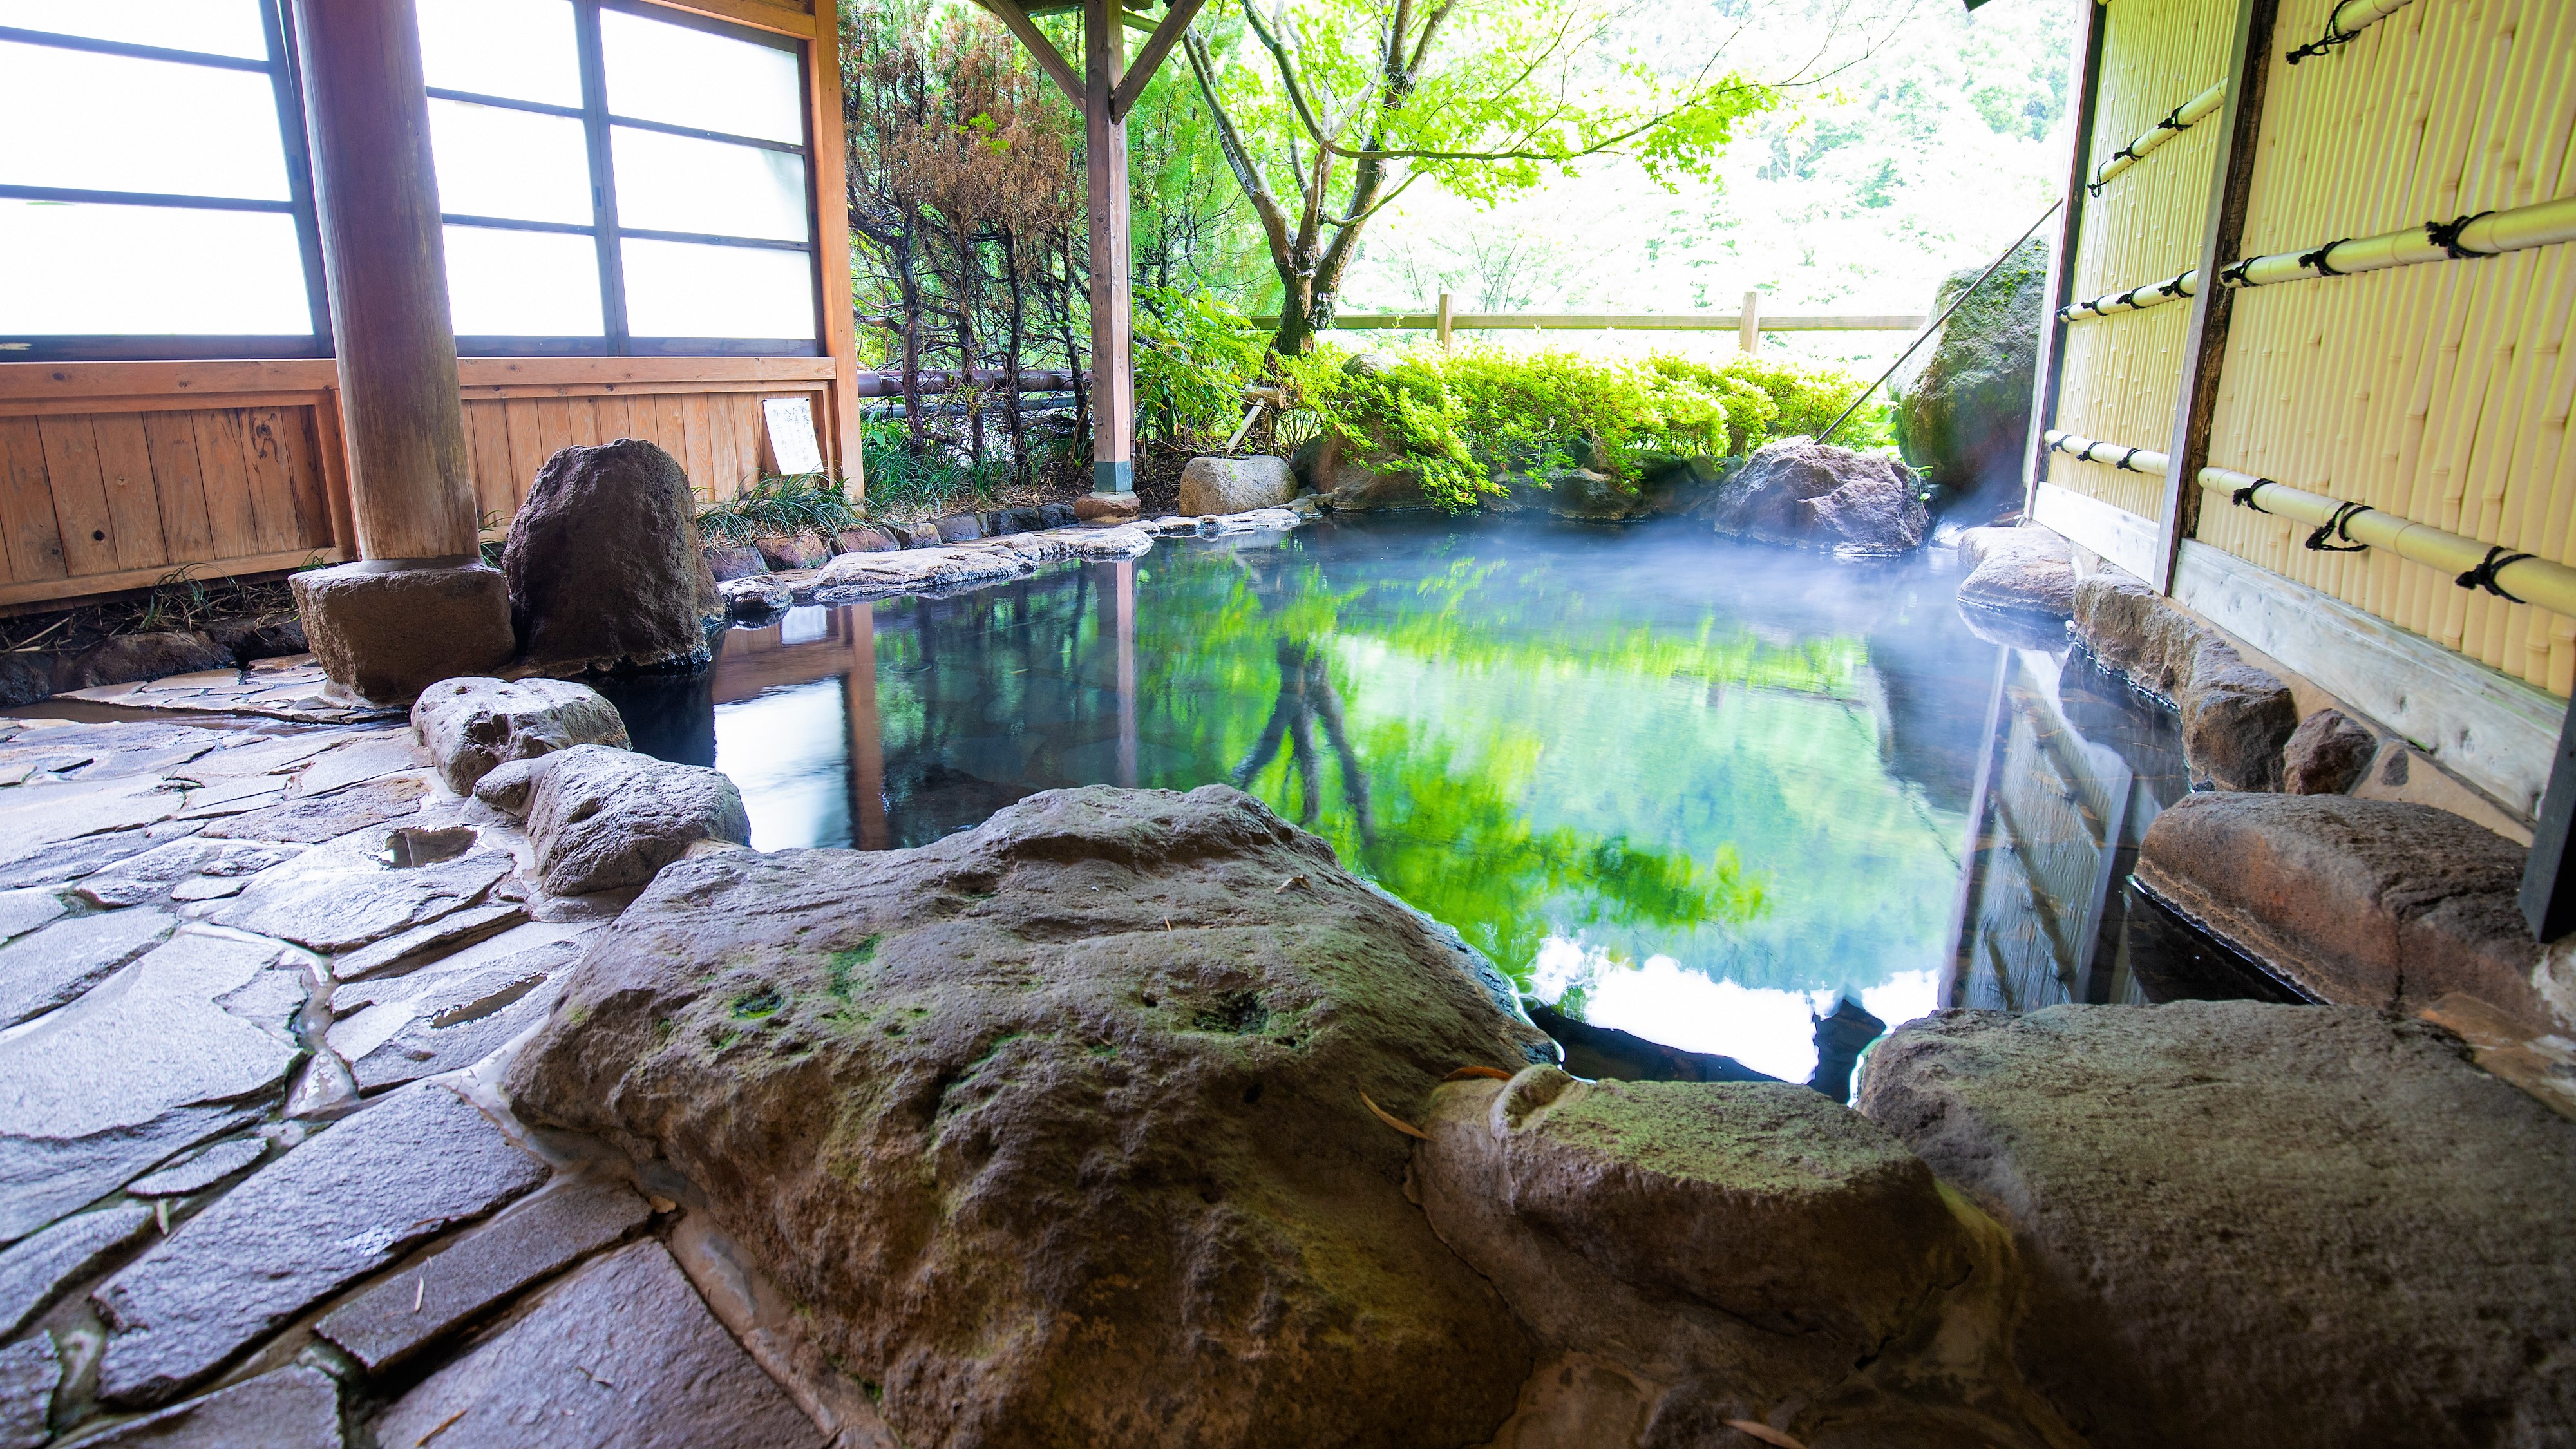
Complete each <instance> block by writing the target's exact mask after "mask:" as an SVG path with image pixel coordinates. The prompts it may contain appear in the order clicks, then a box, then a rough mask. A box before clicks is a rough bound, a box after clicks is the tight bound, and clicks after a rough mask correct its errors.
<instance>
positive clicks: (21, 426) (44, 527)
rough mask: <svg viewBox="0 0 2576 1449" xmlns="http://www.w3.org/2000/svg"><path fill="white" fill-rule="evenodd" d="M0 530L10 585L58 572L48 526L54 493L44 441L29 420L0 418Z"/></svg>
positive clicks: (58, 535) (56, 539)
mask: <svg viewBox="0 0 2576 1449" xmlns="http://www.w3.org/2000/svg"><path fill="white" fill-rule="evenodd" d="M0 530H6V531H7V533H8V536H9V539H8V550H7V552H6V554H5V555H0V558H5V560H6V562H7V564H8V569H9V580H10V582H12V583H20V584H27V583H36V582H39V581H41V580H45V579H59V578H61V577H63V575H64V572H65V570H64V567H63V539H62V532H61V530H60V529H58V528H57V527H56V526H55V524H54V494H53V490H52V488H50V487H49V486H47V483H46V478H45V440H44V439H43V438H42V437H41V436H39V435H38V434H37V432H36V420H35V419H34V418H0Z"/></svg>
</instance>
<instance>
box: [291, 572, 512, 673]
mask: <svg viewBox="0 0 2576 1449" xmlns="http://www.w3.org/2000/svg"><path fill="white" fill-rule="evenodd" d="M290 582H291V583H292V585H293V587H294V590H295V611H296V612H297V613H298V614H300V615H302V616H303V619H304V637H305V638H306V639H307V640H309V641H311V643H312V645H313V658H314V660H315V661H316V662H318V663H319V664H320V665H321V666H322V672H323V673H325V674H327V675H329V676H330V677H331V682H332V684H334V685H336V686H337V687H339V688H340V689H343V690H346V691H347V692H348V693H350V694H351V695H354V696H356V697H357V698H359V699H363V700H365V701H367V702H368V703H371V704H399V703H402V702H404V701H406V700H409V699H410V698H411V697H412V696H414V695H416V694H418V693H420V692H421V691H422V690H424V689H426V688H428V687H429V686H431V685H433V684H436V683H437V682H438V681H440V680H442V679H454V678H456V677H458V676H460V675H469V674H489V673H491V672H492V671H493V670H495V669H498V668H500V667H501V666H502V665H504V664H507V663H509V662H510V657H511V656H512V655H514V654H516V653H518V650H519V642H518V638H517V636H516V635H515V634H513V633H512V632H511V629H510V591H509V589H508V587H507V586H506V585H505V584H504V583H503V582H502V578H501V573H500V570H498V569H493V568H487V567H485V566H484V565H483V564H482V563H480V562H453V563H451V562H447V561H444V560H422V561H418V562H414V561H409V560H397V559H370V560H368V561H366V562H364V563H353V564H342V565H340V566H339V567H337V568H328V569H310V570H307V571H306V572H304V573H300V574H297V575H295V576H294V577H293V578H292V579H291V580H290Z"/></svg>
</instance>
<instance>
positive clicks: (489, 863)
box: [212, 786, 517, 953]
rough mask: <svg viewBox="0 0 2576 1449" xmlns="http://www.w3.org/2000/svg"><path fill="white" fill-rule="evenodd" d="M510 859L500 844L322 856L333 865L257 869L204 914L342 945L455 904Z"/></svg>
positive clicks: (331, 947) (448, 910)
mask: <svg viewBox="0 0 2576 1449" xmlns="http://www.w3.org/2000/svg"><path fill="white" fill-rule="evenodd" d="M359 788H361V789H363V788H365V787H364V786H361V787H359ZM516 863H517V862H515V861H514V860H512V859H511V857H510V853H509V852H508V851H503V850H486V851H478V852H477V853H475V854H473V855H468V856H464V857H462V858H460V859H457V860H448V861H441V862H439V863H438V864H436V865H425V866H420V867H417V868H415V869H411V870H399V869H395V868H393V867H390V866H382V865H377V864H374V863H372V862H365V861H359V860H351V859H349V858H347V857H342V858H340V859H339V860H337V861H334V862H331V863H329V866H336V867H338V868H328V867H324V866H317V868H315V869H313V870H311V871H296V870H293V869H289V870H287V871H283V872H277V873H272V874H268V875H263V876H261V877H260V878H259V879H258V880H256V881H254V882H252V883H251V885H250V886H249V887H248V888H247V889H245V890H244V891H243V892H242V893H241V895H240V896H239V897H238V898H236V899H235V900H233V901H232V902H231V903H230V904H228V905H226V906H224V907H222V908H220V909H219V910H217V911H216V913H215V914H214V916H213V918H212V919H213V920H214V921H215V922H216V923H217V924H219V925H225V926H231V927H233V928H235V929H237V930H243V931H256V932H258V933H259V934H261V935H263V936H279V937H283V938H284V939H286V940H289V941H293V942H294V943H296V944H297V945H299V946H305V947H309V948H310V949H312V950H315V951H322V952H326V953H327V952H334V951H350V950H355V949H356V948H358V947H360V946H363V945H366V944H367V943H369V942H371V941H377V940H381V939H383V938H384V937H387V936H391V935H393V934H395V933H396V932H399V931H406V930H409V929H411V928H412V927H414V926H419V925H426V924H427V923H429V922H431V921H435V920H438V919H439V918H441V917H443V916H447V915H450V914H452V913H454V912H456V911H459V910H462V909H463V908H465V907H466V906H468V905H471V904H473V903H474V902H475V901H476V900H477V899H479V898H480V897H481V896H482V894H483V893H484V892H485V891H487V890H490V889H491V888H492V887H493V885H495V884H496V883H498V882H499V881H500V879H501V878H502V877H503V876H505V875H508V874H509V873H510V869H511V867H512V866H513V865H515V864H516Z"/></svg>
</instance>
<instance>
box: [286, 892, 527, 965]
mask: <svg viewBox="0 0 2576 1449" xmlns="http://www.w3.org/2000/svg"><path fill="white" fill-rule="evenodd" d="M527 919H528V909H527V907H526V906H524V905H521V904H519V903H517V902H515V901H513V902H504V903H502V904H499V905H489V906H474V907H471V908H469V909H466V910H462V911H458V912H456V913H455V914H453V915H449V916H442V917H440V918H439V919H437V920H435V921H432V922H430V923H429V924H428V925H425V926H414V927H413V928H411V929H410V930H408V931H404V932H402V933H401V934H400V935H395V936H388V937H386V938H385V939H383V940H381V941H378V942H376V943H375V944H374V945H372V946H362V947H360V948H359V949H357V950H355V951H352V952H350V953H348V954H347V955H345V956H341V957H338V958H336V959H334V960H333V961H332V962H331V976H332V978H333V979H334V980H338V981H363V980H365V979H366V978H368V977H370V976H398V975H401V974H402V973H404V972H406V971H413V970H417V969H419V968H420V967H422V966H425V965H427V964H428V963H429V962H431V961H433V960H436V959H437V958H438V957H439V956H440V955H442V954H444V953H446V952H449V951H457V950H462V949H463V948H465V947H467V946H470V945H473V944H474V943H475V942H477V941H480V940H483V939H484V938H485V937H488V936H495V935H498V934H500V933H501V932H503V931H506V930H509V929H510V928H511V927H513V926H517V925H521V924H523V923H525V922H526V921H527Z"/></svg>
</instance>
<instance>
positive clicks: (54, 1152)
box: [0, 666, 850, 1449]
mask: <svg viewBox="0 0 2576 1449" xmlns="http://www.w3.org/2000/svg"><path fill="white" fill-rule="evenodd" d="M251 673H252V674H253V675H256V676H259V683H260V685H261V688H259V689H256V690H249V689H245V690H242V691H239V692H234V693H225V692H222V691H221V690H220V688H219V686H218V685H217V684H216V683H215V682H214V681H213V680H212V679H211V677H205V678H193V679H184V678H183V679H179V680H162V681H157V682H156V685H155V686H131V687H124V688H123V689H122V690H121V691H120V692H119V693H120V700H119V702H127V703H131V702H133V701H134V699H135V698H136V697H137V696H142V697H144V698H147V699H150V700H152V701H154V702H155V703H156V705H157V706H159V707H167V708H170V709H173V710H179V709H186V710H191V711H197V710H205V709H208V708H210V707H211V708H218V709H221V710H224V711H226V712H227V713H228V714H230V715H232V716H234V717H235V718H234V719H231V720H220V721H217V720H197V721H191V722H185V723H182V722H174V721H159V720H150V719H144V720H134V721H122V722H116V723H107V724H85V723H71V722H61V721H51V720H33V719H10V720H5V721H0V782H5V783H0V830H5V831H6V832H7V833H5V834H0V841H6V842H7V845H6V846H5V847H0V849H8V850H10V851H12V852H13V853H12V854H11V855H10V856H9V858H7V859H0V881H5V882H6V884H5V886H0V1449H6V1446H23V1449H38V1446H44V1445H51V1444H66V1445H68V1444H79V1445H83V1446H89V1445H116V1444H147V1443H148V1444H152V1445H160V1446H216V1445H224V1446H238V1445H247V1444H260V1445H293V1446H307V1445H310V1446H336V1445H343V1444H348V1443H359V1442H369V1441H370V1440H372V1441H373V1442H375V1443H378V1444H381V1445H384V1446H387V1449H392V1446H397V1445H400V1446H411V1445H415V1444H418V1443H423V1442H435V1443H436V1444H438V1445H439V1446H441V1449H454V1446H460V1445H475V1444H488V1445H501V1444H508V1445H529V1444H582V1445H606V1444H618V1445H641V1444H669V1445H745V1446H749V1445H762V1446H767V1445H789V1444H821V1443H825V1442H828V1441H827V1438H826V1435H825V1434H824V1433H823V1431H822V1430H820V1429H818V1428H816V1426H815V1423H814V1421H813V1420H812V1419H810V1418H809V1417H808V1416H807V1414H806V1413H805V1412H803V1411H802V1410H800V1409H799V1408H798V1401H796V1400H794V1399H792V1398H791V1397H790V1396H789V1394H788V1392H787V1391H786V1390H784V1389H782V1388H781V1387H780V1386H779V1385H778V1384H777V1383H776V1382H774V1381H773V1380H772V1379H771V1378H770V1376H769V1375H768V1374H767V1373H766V1372H764V1371H763V1369H762V1367H761V1366H760V1364H759V1363H758V1362H756V1361H755V1359H754V1358H753V1357H752V1356H751V1355H750V1354H748V1353H747V1352H746V1351H745V1349H744V1348H743V1347H742V1346H741V1344H740V1343H739V1342H737V1340H736V1339H735V1337H734V1336H733V1332H732V1330H729V1329H728V1328H727V1327H725V1326H724V1324H723V1323H722V1322H721V1321H719V1319H718V1318H717V1317H716V1316H715V1314H714V1313H713V1312H712V1311H711V1310H710V1309H709V1308H708V1306H707V1304H706V1302H704V1301H702V1300H701V1296H700V1295H701V1293H702V1292H704V1291H706V1290H704V1289H703V1288H701V1287H699V1286H693V1285H695V1284H698V1283H700V1282H702V1281H709V1280H706V1277H705V1275H706V1274H707V1273H708V1272H709V1271H718V1272H719V1273H720V1275H721V1282H722V1283H723V1284H725V1285H731V1284H733V1283H735V1282H736V1280H737V1279H738V1277H739V1269H738V1268H736V1267H734V1266H732V1265H731V1264H730V1263H726V1262H719V1261H718V1260H719V1259H720V1258H721V1257H722V1256H723V1255H722V1254H721V1253H718V1254H715V1255H712V1256H711V1254H710V1252H709V1251H708V1250H706V1249H704V1248H699V1249H697V1250H695V1251H692V1250H691V1249H690V1248H689V1247H688V1246H686V1244H690V1243H704V1242H707V1241H710V1239H709V1235H708V1234H707V1233H706V1232H705V1230H704V1229H703V1228H700V1229H698V1230H695V1231H693V1232H692V1233H690V1234H688V1235H685V1238H684V1239H683V1246H682V1247H681V1248H680V1249H679V1250H677V1251H676V1252H675V1251H674V1250H673V1249H670V1248H666V1247H665V1246H664V1242H665V1240H668V1239H670V1238H671V1237H672V1236H673V1233H674V1231H675V1229H676V1228H677V1226H678V1225H679V1224H680V1223H682V1222H684V1221H685V1220H686V1219H687V1216H688V1214H687V1213H686V1211H685V1210H683V1209H681V1208H680V1207H679V1206H678V1205H677V1204H675V1203H672V1202H670V1201H669V1200H667V1199H664V1200H650V1201H648V1199H647V1198H646V1197H645V1196H644V1195H643V1194H641V1193H640V1192H638V1191H637V1190H635V1189H634V1188H632V1187H629V1186H627V1185H625V1184H624V1182H623V1181H622V1180H621V1179H620V1178H619V1177H618V1176H617V1175H616V1174H615V1173H614V1172H613V1171H603V1170H602V1169H601V1168H600V1167H598V1166H596V1165H594V1163H593V1161H592V1159H595V1158H597V1157H598V1156H599V1155H600V1154H599V1152H598V1150H597V1149H596V1148H595V1147H592V1146H589V1145H585V1144H568V1143H566V1142H563V1141H560V1140H558V1141H554V1142H551V1143H544V1144H541V1143H538V1142H535V1141H532V1140H531V1138H530V1136H529V1134H528V1133H527V1132H526V1131H525V1130H524V1129H523V1128H522V1127H521V1126H520V1124H519V1123H517V1122H516V1121H515V1120H514V1119H512V1117H511V1116H510V1114H509V1113H508V1111H507V1109H506V1108H505V1107H504V1106H503V1105H502V1104H501V1102H500V1100H499V1099H498V1097H497V1096H496V1095H495V1094H494V1093H493V1092H492V1091H491V1090H490V1089H489V1087H488V1085H486V1083H488V1082H489V1081H490V1080H492V1079H494V1078H496V1077H497V1076H498V1073H499V1069H500V1066H501V1064H502V1063H503V1062H504V1061H505V1060H506V1057H507V1054H508V1053H509V1052H510V1050H511V1049H512V1047H513V1046H514V1044H515V1043H516V1042H517V1041H518V1040H520V1039H522V1038H523V1037H524V1036H525V1035H526V1034H527V1032H528V1031H529V1030H530V1029H531V1028H533V1027H534V1026H535V1025H536V1024H537V1023H538V1022H539V1021H541V1020H542V1019H543V1017H544V1015H545V1013H546V1011H547V1010H548V1008H549V1007H550V1006H551V1005H552V1003H553V1000H554V996H555V992H556V990H557V989H558V987H559V984H560V982H561V980H562V977H563V975H564V973H565V972H566V970H567V969H568V968H569V967H570V966H571V964H572V962H573V961H574V960H575V959H576V958H577V957H578V956H579V955H580V950H581V946H582V943H583V941H584V940H585V939H586V938H587V937H588V935H589V934H590V933H591V932H594V931H596V930H598V929H599V928H600V927H601V925H602V924H604V923H605V922H607V921H611V920H613V919H615V917H616V916H617V914H618V913H619V911H620V910H622V908H623V905H624V901H625V899H627V898H628V897H631V895H632V894H633V893H632V892H631V891H624V892H612V893H608V894H606V895H602V896H592V897H556V896H549V895H548V894H546V893H545V892H544V891H543V890H542V889H541V888H540V887H539V885H538V884H537V873H536V871H535V870H534V868H533V856H532V847H531V844H530V842H529V840H528V838H527V836H526V835H525V834H524V833H523V831H522V830H521V829H520V828H519V826H518V825H517V824H516V823H514V822H513V821H512V820H511V819H510V818H509V817H507V816H504V815H501V814H498V813H497V812H495V811H493V810H491V809H490V808H488V807H485V806H483V805H480V804H478V803H477V802H475V801H473V800H471V799H469V798H462V797H459V796H457V795H455V794H454V793H452V792H450V791H448V790H447V789H445V788H444V787H443V786H442V785H441V784H440V782H439V778H438V776H437V773H436V772H435V771H434V770H433V769H432V768H431V767H430V759H429V757H428V754H427V752H426V751H425V750H423V749H422V748H421V747H419V746H418V745H416V744H414V743H413V742H412V740H411V736H410V730H409V728H408V726H407V725H400V726H393V727H387V726H386V725H385V724H384V723H383V722H382V719H381V717H380V716H364V715H346V714H344V715H341V716H338V717H334V716H333V715H332V712H331V711H328V710H326V709H323V708H320V707H318V706H314V705H312V704H310V702H309V698H308V697H309V696H310V695H311V694H313V693H314V691H313V689H312V687H311V681H310V679H309V678H308V675H310V674H311V671H310V670H309V669H308V668H306V667H304V666H287V667H283V668H273V669H265V670H256V671H252V672H251ZM315 677H318V676H315ZM299 691H300V692H299ZM107 692H108V691H87V692H85V696H89V695H98V694H101V693H107ZM299 700H305V701H307V702H305V703H299V702H298V701H299ZM298 712H300V713H301V714H302V715H303V716H306V717H302V718H296V717H293V716H294V715H295V714H296V713H298ZM244 716H248V717H251V718H253V719H257V720H260V721H264V722H263V723H258V724H251V723H250V722H249V720H246V719H244V718H242V717H244ZM219 726H220V727H219ZM398 838H399V839H398ZM398 843H399V844H400V846H401V847H402V848H401V849H400V850H397V848H396V846H397V844H398ZM410 859H417V860H420V861H421V863H419V864H412V865H398V864H396V863H395V862H396V861H397V860H410ZM711 1265H712V1266H711ZM503 1322H511V1323H513V1324H514V1326H511V1327H507V1328H504V1329H502V1330H501V1331H499V1332H498V1333H497V1334H487V1333H485V1330H487V1329H489V1328H491V1327H492V1326H493V1325H495V1324H496V1323H503ZM638 1325H640V1326H641V1327H640V1328H638ZM478 1334H481V1335H483V1337H482V1338H481V1339H480V1341H479V1342H477V1341H476V1336H477V1335H478ZM844 1442H850V1441H844Z"/></svg>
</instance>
